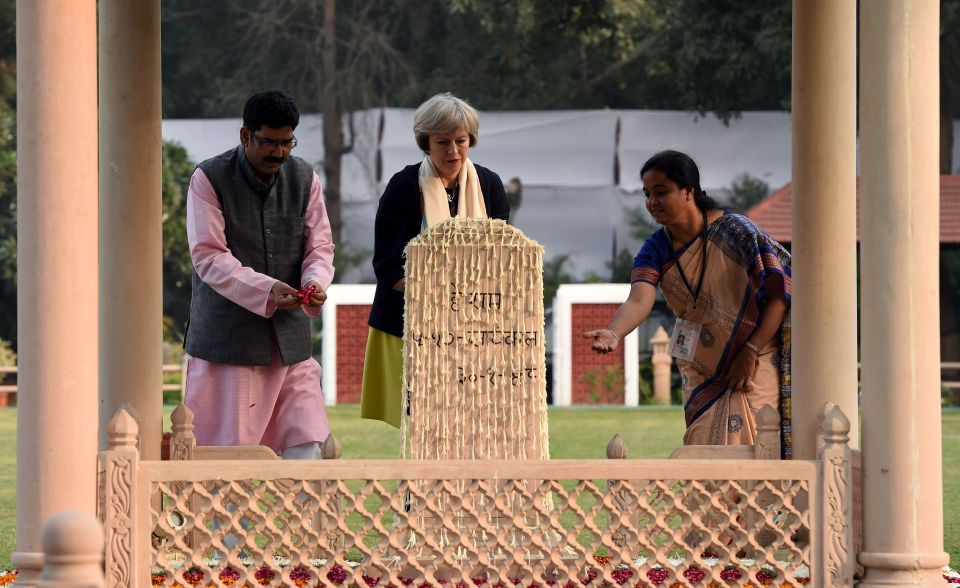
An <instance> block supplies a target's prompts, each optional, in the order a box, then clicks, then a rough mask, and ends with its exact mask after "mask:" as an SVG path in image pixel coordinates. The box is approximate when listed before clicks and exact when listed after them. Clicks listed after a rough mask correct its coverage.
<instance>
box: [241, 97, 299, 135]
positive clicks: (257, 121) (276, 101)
mask: <svg viewBox="0 0 960 588" xmlns="http://www.w3.org/2000/svg"><path fill="white" fill-rule="evenodd" d="M299 122H300V111H299V110H297V105H296V104H295V103H294V101H293V98H291V97H290V96H289V95H288V94H285V93H284V92H281V91H280V90H267V91H266V92H257V93H256V94H254V95H253V96H251V97H250V99H249V100H247V104H246V105H245V106H244V107H243V126H245V127H247V128H248V129H250V130H251V131H258V130H260V127H261V126H263V125H267V126H268V127H270V128H271V129H282V128H283V127H290V128H291V129H296V128H297V124H298V123H299Z"/></svg>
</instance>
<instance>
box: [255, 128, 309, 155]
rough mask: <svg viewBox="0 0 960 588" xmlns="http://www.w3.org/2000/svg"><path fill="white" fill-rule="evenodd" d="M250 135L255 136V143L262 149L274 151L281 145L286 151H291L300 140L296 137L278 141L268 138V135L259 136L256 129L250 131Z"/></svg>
mask: <svg viewBox="0 0 960 588" xmlns="http://www.w3.org/2000/svg"><path fill="white" fill-rule="evenodd" d="M250 136H251V137H253V141H254V143H256V144H257V147H259V148H260V149H266V150H268V151H273V150H275V149H276V148H277V147H280V148H281V149H283V150H284V151H290V150H291V149H293V148H294V147H296V146H297V144H298V143H299V142H300V141H299V140H298V139H297V138H296V137H294V138H292V139H286V140H284V141H277V140H276V139H268V138H266V137H259V136H257V133H256V132H255V131H250Z"/></svg>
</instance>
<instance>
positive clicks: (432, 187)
mask: <svg viewBox="0 0 960 588" xmlns="http://www.w3.org/2000/svg"><path fill="white" fill-rule="evenodd" d="M459 184H460V196H459V202H458V204H457V218H464V217H478V218H486V217H487V208H486V207H485V206H484V204H483V191H481V190H480V179H479V178H477V168H476V167H474V166H473V162H472V161H470V159H469V158H467V159H464V161H463V165H462V166H461V167H460V180H459ZM420 192H421V193H422V194H423V212H424V216H425V217H426V225H427V227H432V226H433V225H435V224H437V223H440V222H442V221H445V220H447V219H448V218H450V205H449V204H448V202H447V192H446V190H444V189H443V181H442V180H441V179H440V176H439V175H437V170H436V169H435V168H434V167H433V162H432V161H430V156H429V155H427V156H426V157H424V158H423V163H421V164H420Z"/></svg>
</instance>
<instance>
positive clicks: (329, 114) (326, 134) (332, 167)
mask: <svg viewBox="0 0 960 588" xmlns="http://www.w3.org/2000/svg"><path fill="white" fill-rule="evenodd" d="M336 34H337V3H336V0H323V45H322V48H321V51H322V54H323V91H322V92H321V95H320V109H321V110H322V111H323V174H324V176H325V182H326V183H325V185H324V186H323V192H324V201H325V202H326V206H327V216H328V217H329V218H330V228H331V231H332V232H333V242H334V243H340V230H341V226H342V221H341V218H340V171H341V170H340V167H341V160H342V158H343V128H342V126H341V118H342V117H341V113H340V104H339V102H338V100H337V90H336V88H337V86H336V72H337V43H336Z"/></svg>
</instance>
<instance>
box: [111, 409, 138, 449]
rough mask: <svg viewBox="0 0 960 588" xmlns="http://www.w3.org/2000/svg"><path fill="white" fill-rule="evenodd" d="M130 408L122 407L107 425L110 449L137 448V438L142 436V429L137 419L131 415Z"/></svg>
mask: <svg viewBox="0 0 960 588" xmlns="http://www.w3.org/2000/svg"><path fill="white" fill-rule="evenodd" d="M129 409H130V407H129V406H127V405H124V406H121V407H120V410H118V411H117V414H115V415H114V416H113V418H112V419H110V422H109V423H107V436H108V437H109V438H110V449H120V448H122V447H132V448H136V446H137V436H138V435H139V434H140V427H139V426H138V425H137V421H136V419H135V418H134V417H133V415H132V414H131V413H130V410H129Z"/></svg>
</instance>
